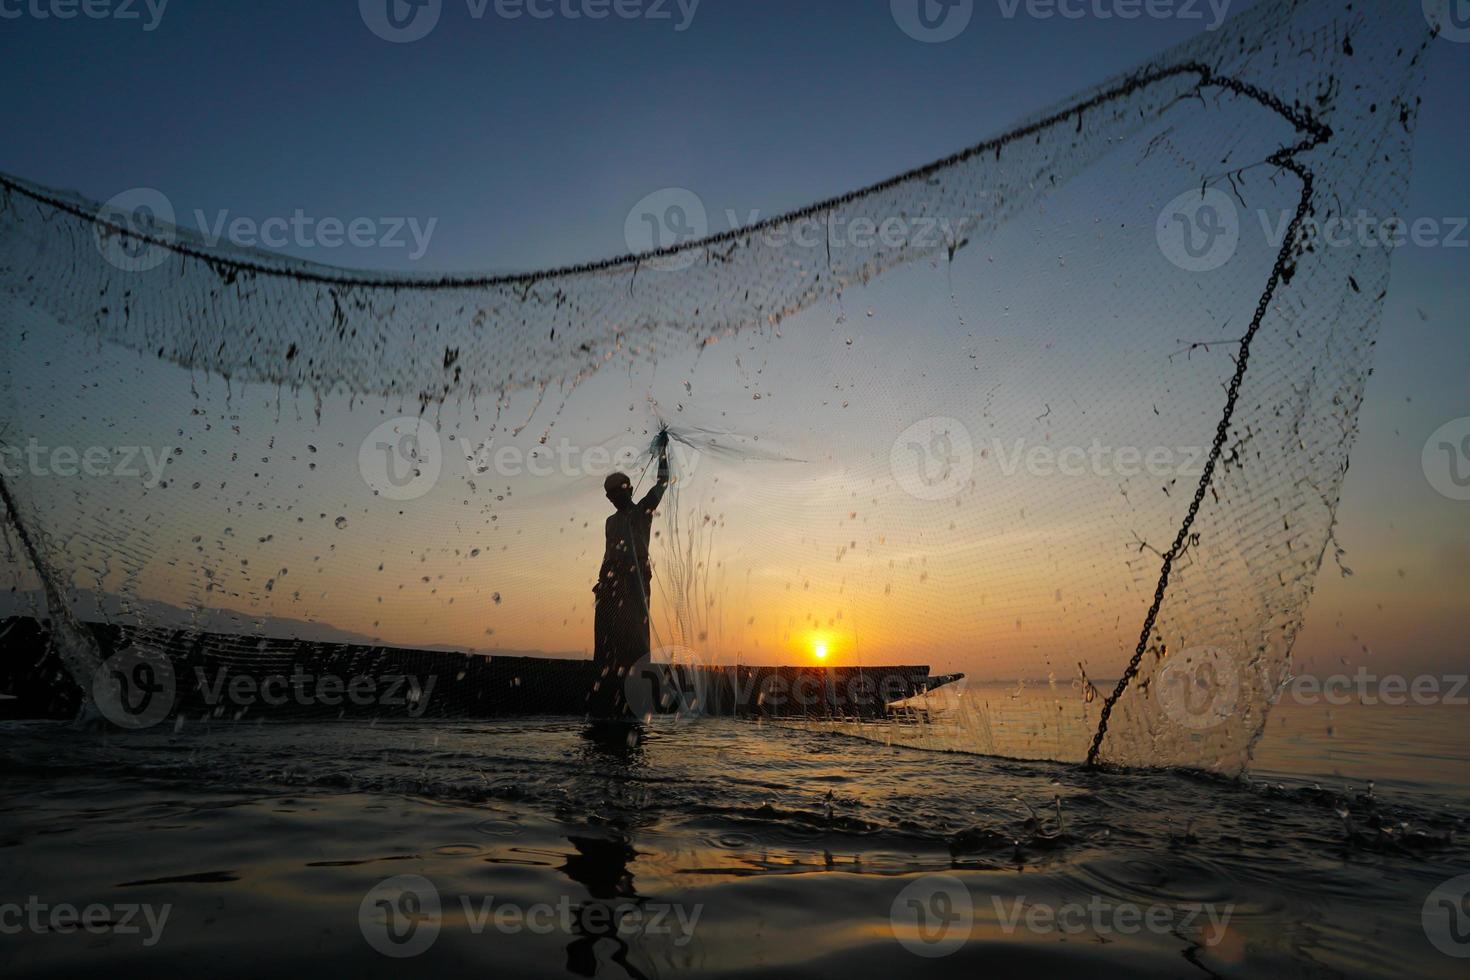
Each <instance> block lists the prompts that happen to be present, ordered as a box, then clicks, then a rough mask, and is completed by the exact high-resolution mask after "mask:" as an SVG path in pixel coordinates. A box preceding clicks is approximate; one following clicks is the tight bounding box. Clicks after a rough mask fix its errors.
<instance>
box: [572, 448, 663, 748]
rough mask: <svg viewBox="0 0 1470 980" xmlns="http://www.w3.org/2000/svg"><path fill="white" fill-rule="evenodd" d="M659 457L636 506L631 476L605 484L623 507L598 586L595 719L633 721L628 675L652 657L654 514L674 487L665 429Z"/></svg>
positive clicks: (591, 709) (591, 699)
mask: <svg viewBox="0 0 1470 980" xmlns="http://www.w3.org/2000/svg"><path fill="white" fill-rule="evenodd" d="M654 449H655V450H656V451H657V453H658V482H657V483H655V484H654V486H653V489H652V490H649V491H648V493H647V494H646V495H644V497H643V499H642V500H639V501H637V502H636V503H635V502H634V500H633V481H632V480H630V479H628V476H627V474H625V473H614V474H612V475H611V476H609V477H608V478H607V479H606V480H605V481H603V484H602V488H603V490H604V491H605V492H606V493H607V499H608V500H609V501H611V502H612V505H613V506H614V507H615V508H617V510H616V512H615V513H613V515H612V516H610V517H609V518H608V519H607V525H606V532H605V533H606V540H607V545H606V548H605V550H604V552H603V555H602V569H601V570H600V571H599V572H598V575H597V584H596V585H594V586H593V587H592V591H593V593H594V595H595V596H596V599H595V600H594V615H593V631H594V635H593V645H592V663H593V666H594V668H595V670H594V677H595V679H594V680H593V682H592V690H591V691H590V692H589V694H588V697H587V709H588V713H589V714H590V715H591V716H592V717H593V718H599V719H623V718H626V717H629V710H628V702H627V697H626V694H625V691H624V684H625V682H626V680H627V677H628V673H629V672H630V671H631V670H633V668H634V667H635V666H637V664H638V663H639V661H641V660H646V659H647V657H648V654H649V643H648V629H649V601H648V600H649V596H650V594H651V591H652V588H653V569H652V567H651V566H650V565H649V561H648V542H649V538H650V537H651V536H652V532H653V515H654V512H655V511H656V510H658V505H659V502H660V501H662V500H663V498H664V491H665V490H667V489H668V486H669V433H668V430H667V429H665V430H662V431H660V432H659V434H658V438H657V439H656V440H654Z"/></svg>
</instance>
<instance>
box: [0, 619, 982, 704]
mask: <svg viewBox="0 0 1470 980" xmlns="http://www.w3.org/2000/svg"><path fill="white" fill-rule="evenodd" d="M84 626H85V628H86V629H87V630H89V631H90V633H91V635H92V637H93V639H94V640H95V641H96V644H97V647H98V649H99V650H100V652H101V654H102V656H103V658H104V660H105V663H104V671H105V672H106V675H107V676H108V677H109V678H113V679H114V680H115V683H114V685H113V687H112V688H110V689H111V690H112V691H113V695H112V698H113V700H114V701H116V702H117V703H116V704H113V705H112V707H113V708H114V710H113V711H104V714H106V715H107V716H108V717H109V718H111V720H113V721H114V722H119V721H120V720H119V719H118V718H114V717H112V715H113V714H115V713H116V712H117V710H121V711H123V712H124V713H125V714H127V715H128V717H129V718H131V717H136V718H138V719H146V725H145V724H137V725H131V724H125V727H146V726H147V725H152V724H157V723H158V722H160V721H162V720H164V719H168V718H175V717H178V716H180V715H182V716H184V717H186V718H198V719H202V718H220V719H233V720H245V719H251V720H254V719H273V720H298V719H300V720H305V719H313V718H319V719H332V718H383V719H393V718H398V719H422V718H499V717H507V716H525V715H582V714H585V710H586V709H585V704H586V698H587V692H588V691H589V690H590V688H591V686H592V685H593V684H594V683H597V682H599V681H600V679H599V678H598V677H597V676H596V674H595V672H594V668H593V665H592V663H591V662H590V661H586V660H569V659H559V658H552V657H531V656H494V655H482V654H468V653H456V652H448V651H437V650H415V649H408V648H401V647H389V646H371V645H356V644H348V643H326V642H308V641H300V640H291V639H282V638H272V637H258V636H243V635H233V634H225V633H203V632H194V631H186V630H163V629H140V628H132V627H125V626H118V625H112V624H102V623H88V624H84ZM50 646H51V644H50V630H49V627H48V624H47V623H45V622H42V621H38V620H36V619H32V618H28V617H14V618H10V619H6V620H0V719H20V718H37V719H39V718H50V719H67V718H71V717H74V716H75V714H76V712H77V709H78V706H79V704H80V701H81V697H80V694H81V692H80V690H79V688H78V687H77V685H76V683H75V682H74V681H73V680H72V678H71V676H70V674H69V673H68V672H67V670H66V668H65V667H64V666H63V664H62V663H61V660H60V658H59V656H58V655H56V653H55V652H54V651H52V650H51V649H50ZM962 676H963V675H962V674H952V675H946V676H943V677H931V676H930V674H929V668H928V667H927V666H887V667H817V666H811V667H760V666H739V665H736V666H706V665H669V664H657V663H650V664H643V665H640V667H639V669H637V670H635V671H634V676H632V677H631V678H627V679H613V681H612V682H614V683H619V682H621V683H624V684H625V685H626V686H625V690H626V691H627V694H628V702H629V704H630V707H631V708H632V709H633V711H634V713H635V714H637V715H651V714H688V715H715V716H745V717H770V718H797V717H807V718H813V717H814V718H837V719H862V718H881V717H883V716H884V713H885V706H886V705H888V704H891V703H894V702H899V701H903V700H905V699H907V698H911V697H913V696H914V695H916V694H919V693H922V692H924V691H926V690H932V689H934V688H935V687H939V686H941V685H943V684H947V683H950V682H952V681H955V680H958V679H959V678H960V677H962ZM600 682H602V683H606V682H607V681H606V680H601V681H600ZM104 686H106V685H104ZM126 721H127V719H126V718H125V719H122V721H121V722H120V723H123V722H126Z"/></svg>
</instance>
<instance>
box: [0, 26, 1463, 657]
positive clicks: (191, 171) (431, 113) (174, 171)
mask: <svg viewBox="0 0 1470 980" xmlns="http://www.w3.org/2000/svg"><path fill="white" fill-rule="evenodd" d="M35 2H38V0H4V4H3V7H4V8H5V9H7V10H16V9H21V10H27V9H29V6H28V5H30V4H33V3H35ZM41 2H49V0H41ZM1396 2H1410V0H1396ZM1238 6H1241V7H1244V6H1247V4H1245V3H1239V4H1238ZM670 8H671V9H676V7H675V5H674V4H672V3H671V4H670ZM139 9H142V4H141V2H140V3H139ZM144 16H145V18H146V17H147V16H148V15H147V14H146V13H145V14H144ZM676 17H677V14H676ZM1201 27H1202V25H1201V23H1200V22H1199V21H1179V20H1147V19H1144V20H1137V21H1120V20H1097V19H1093V18H1085V19H1082V20H1078V21H1067V20H1061V19H1052V20H1046V21H1040V20H1034V19H1029V18H1025V17H1018V18H1015V19H1006V18H1005V17H1003V16H1002V15H1001V13H1000V8H999V6H998V5H997V4H996V3H995V2H994V0H977V4H976V12H975V16H974V21H973V22H972V23H971V25H970V27H969V28H968V29H967V30H966V31H965V32H964V33H962V34H961V35H960V36H959V37H958V38H956V39H955V40H953V41H950V42H948V43H944V44H923V43H919V42H917V41H915V40H912V39H911V38H909V37H908V36H907V35H906V34H904V33H903V32H902V31H901V30H899V29H898V27H897V26H896V24H895V21H894V19H893V17H892V16H891V14H890V11H889V5H888V3H887V2H886V0H703V2H702V3H701V4H700V5H699V7H698V9H697V12H696V14H695V16H694V19H693V22H692V24H691V26H690V27H689V28H688V29H687V30H684V31H682V32H679V31H676V30H675V29H674V25H673V23H672V22H671V21H667V20H665V21H646V20H634V21H624V20H619V19H616V18H610V19H608V20H604V21H598V22H594V21H587V20H583V21H568V20H565V19H562V18H556V19H553V20H550V21H534V20H530V19H522V20H519V21H505V20H501V19H497V18H495V17H494V16H487V17H486V18H485V19H483V20H479V21H476V20H473V19H471V18H470V16H469V15H468V13H467V11H466V6H465V0H445V9H444V13H443V16H442V19H441V22H440V24H439V26H438V27H437V28H436V29H435V30H434V32H433V33H432V34H431V35H429V36H428V37H427V38H425V39H424V40H421V41H417V42H415V43H411V44H403V45H395V44H389V43H387V42H385V41H383V40H381V39H380V38H378V37H377V36H375V35H374V34H373V33H372V32H371V31H369V30H368V28H367V27H366V26H365V24H364V21H363V19H362V17H361V15H360V13H359V10H358V4H357V3H356V2H355V0H248V2H244V0H237V2H228V0H210V2H205V0H172V2H170V3H169V4H168V6H167V8H166V10H165V13H164V15H163V17H162V20H161V21H160V22H159V24H158V26H157V27H156V29H154V30H152V31H145V30H143V27H142V24H141V23H140V22H139V21H127V22H123V21H117V20H111V19H107V20H90V19H86V18H78V19H74V20H67V21H60V20H55V19H44V20H43V19H38V18H35V17H33V16H30V15H29V14H27V15H25V16H21V17H19V18H16V19H0V51H3V57H0V85H3V87H4V91H5V92H6V93H7V97H6V98H5V99H4V100H3V102H0V131H3V132H4V133H5V134H6V135H5V139H4V140H3V141H0V169H3V170H5V171H8V172H11V173H15V174H19V175H21V176H24V177H27V178H30V179H33V180H36V181H39V182H41V183H44V184H48V185H52V186H57V187H63V188H69V189H73V190H77V191H80V192H81V193H83V194H85V195H87V196H89V197H93V198H97V199H105V198H107V197H109V196H111V195H112V194H114V193H117V192H119V191H121V190H124V189H126V188H130V187H134V186H151V187H156V188H158V189H160V190H162V191H163V192H164V193H166V194H167V195H168V196H169V198H170V199H171V200H172V201H173V203H174V204H175V206H176V208H177V210H178V212H179V214H180V216H181V217H184V216H187V215H188V214H190V213H191V212H192V211H193V209H195V208H202V209H205V210H206V211H210V212H214V211H217V210H219V209H222V208H228V209H230V210H231V211H232V213H236V214H243V215H253V216H257V217H265V216H269V215H276V214H289V213H291V211H292V210H293V209H295V208H298V207H303V208H307V209H308V210H309V211H311V212H312V213H315V214H333V215H340V216H346V217H351V216H358V215H366V216H419V217H423V218H427V217H430V216H434V217H438V219H439V224H438V227H437V229H436V231H435V234H434V237H433V240H432V245H431V248H430V250H429V252H428V254H427V255H426V256H425V257H424V259H423V260H422V261H420V262H418V263H414V264H413V265H412V266H410V265H409V263H408V262H407V260H406V257H405V256H404V255H403V254H402V253H401V252H396V253H395V252H384V251H382V250H372V251H367V252H361V253H357V254H353V253H352V252H351V251H350V250H340V251H337V252H334V253H332V254H330V255H324V254H323V253H322V252H320V251H317V252H315V253H314V254H311V255H310V257H311V258H313V259H317V260H319V261H329V262H335V263H340V264H347V265H358V266H387V267H399V268H410V267H411V268H414V269H415V270H417V271H428V270H433V269H487V268H496V269H516V268H519V269H524V268H532V267H539V266H544V265H551V264H561V263H565V262H568V261H575V260H580V259H588V258H594V257H599V256H605V255H609V254H613V253H619V252H622V251H625V244H624V237H623V225H624V218H625V216H626V215H627V213H628V210H629V208H630V207H631V206H632V205H633V204H634V202H636V201H637V200H639V199H640V198H641V197H643V196H644V195H646V194H648V193H649V192H651V191H654V190H657V189H659V188H662V187H669V186H679V187H687V188H689V189H691V190H694V191H696V192H697V193H698V194H699V195H700V196H701V197H702V198H703V200H704V201H705V202H706V204H707V205H708V206H709V208H710V211H711V212H712V214H714V215H719V214H721V213H722V212H723V211H724V209H726V208H730V209H734V210H736V211H737V212H740V213H742V214H743V213H745V212H747V211H749V210H751V209H760V210H761V211H762V212H763V213H765V214H770V213H773V212H776V211H780V210H784V209H787V208H790V207H792V206H795V205H799V204H802V203H805V202H807V201H809V200H812V199H815V198H819V197H823V196H827V195H830V194H833V193H836V192H840V191H843V190H847V189H850V188H852V187H855V186H859V185H861V184H864V183H867V182H870V181H873V180H876V179H880V178H882V177H886V176H888V175H890V174H892V173H894V172H896V171H899V170H902V169H905V168H908V167H911V166H914V165H916V164H920V163H923V162H926V161H928V160H930V159H933V158H935V157H938V156H941V155H943V154H946V153H948V152H951V151H953V150H955V149H957V148H959V147H961V146H964V145H967V144H969V143H972V142H974V141H975V140H976V139H978V138H980V137H982V136H984V135H987V134H989V133H993V132H995V131H997V130H999V129H1000V128H1002V127H1003V126H1004V125H1005V124H1006V123H1008V122H1010V121H1012V120H1014V119H1016V118H1017V117H1019V116H1021V115H1024V114H1027V113H1029V112H1031V111H1034V110H1036V109H1038V108H1041V107H1044V106H1046V105H1048V104H1050V103H1052V102H1054V101H1056V100H1058V99H1060V98H1062V97H1064V96H1066V95H1068V94H1070V93H1072V92H1074V91H1075V90H1078V89H1081V88H1083V87H1085V86H1088V85H1090V84H1093V83H1095V82H1097V81H1099V80H1101V79H1103V78H1104V77H1106V76H1108V75H1110V74H1112V73H1114V72H1116V71H1119V70H1122V69H1126V68H1128V67H1131V66H1132V65H1134V64H1136V63H1138V62H1140V61H1142V60H1144V59H1145V58H1146V57H1148V56H1149V55H1151V54H1153V53H1155V52H1157V51H1158V50H1159V49H1161V48H1164V47H1166V46H1168V45H1170V44H1173V43H1175V42H1177V41H1179V40H1182V39H1184V38H1186V37H1188V36H1190V35H1192V34H1194V33H1196V32H1198V31H1199V30H1200V29H1201ZM1467 92H1470V44H1455V43H1451V42H1449V41H1447V40H1441V41H1439V42H1437V43H1436V50H1435V52H1434V60H1433V61H1432V62H1431V78H1430V84H1429V86H1428V88H1427V90H1426V92H1425V101H1424V109H1423V116H1422V122H1421V129H1420V136H1419V146H1418V156H1417V160H1416V170H1415V180H1414V185H1413V191H1412V194H1411V197H1410V204H1409V208H1408V216H1409V217H1418V216H1431V217H1437V218H1450V217H1454V216H1462V215H1467V214H1470V181H1467V180H1466V179H1465V174H1466V161H1467V157H1470V129H1467V127H1466V126H1465V125H1464V120H1465V104H1464V100H1465V96H1466V93H1467ZM714 220H715V223H716V224H717V225H718V224H723V221H722V220H721V219H720V218H718V217H716V218H715V219H714ZM185 223H187V222H185ZM1467 273H1470V249H1459V250H1452V249H1434V250H1424V249H1412V248H1410V249H1405V250H1404V251H1402V252H1400V253H1399V255H1398V256H1396V258H1395V293H1394V296H1393V298H1392V299H1391V301H1390V305H1389V308H1388V315H1387V319H1386V323H1385V329H1384V334H1383V342H1382V343H1381V345H1380V362H1379V367H1380V369H1379V372H1378V376H1377V377H1376V378H1375V381H1374V383H1373V386H1372V388H1371V389H1370V399H1369V403H1368V406H1367V408H1366V411H1365V414H1364V426H1363V428H1364V434H1363V438H1362V440H1361V441H1360V443H1359V448H1358V451H1357V453H1356V454H1355V456H1354V469H1353V472H1352V473H1351V474H1350V476H1349V481H1348V485H1347V500H1346V502H1345V504H1344V507H1343V520H1344V527H1343V530H1342V533H1341V535H1340V537H1341V539H1342V543H1343V544H1344V545H1345V546H1346V547H1348V549H1349V552H1350V558H1349V563H1350V564H1353V565H1354V567H1355V568H1356V570H1357V572H1358V577H1357V578H1356V579H1355V580H1352V581H1351V582H1348V583H1343V582H1341V581H1338V580H1335V579H1333V578H1331V577H1330V576H1329V577H1327V578H1325V579H1324V583H1323V586H1324V596H1323V597H1321V598H1320V599H1319V602H1318V608H1319V609H1322V608H1325V609H1326V610H1328V612H1326V613H1319V612H1318V611H1317V610H1314V613H1313V616H1314V619H1320V618H1327V619H1328V620H1329V622H1328V624H1327V625H1328V626H1329V627H1330V619H1331V616H1332V615H1333V614H1332V612H1331V610H1332V609H1333V608H1334V606H1335V607H1336V608H1337V610H1338V612H1339V613H1342V614H1344V615H1346V616H1349V617H1352V616H1358V617H1360V619H1361V622H1358V621H1354V622H1353V623H1351V624H1349V626H1348V627H1346V628H1345V629H1346V630H1347V631H1348V632H1357V633H1359V634H1361V635H1363V636H1365V638H1373V639H1374V640H1375V644H1376V645H1379V646H1386V645H1392V644H1393V643H1398V642H1404V641H1403V640H1402V639H1401V638H1398V637H1395V636H1394V635H1383V636H1375V634H1374V630H1375V626H1374V621H1375V617H1374V616H1373V615H1372V614H1371V609H1372V606H1373V605H1374V604H1375V603H1377V602H1379V601H1382V598H1383V596H1385V595H1389V596H1393V595H1396V594H1397V595H1404V594H1405V592H1406V590H1413V589H1415V588H1418V589H1419V590H1420V591H1422V590H1423V588H1424V587H1425V586H1426V584H1427V583H1428V582H1431V581H1432V582H1433V583H1434V585H1435V588H1436V589H1442V588H1444V587H1445V586H1446V584H1447V583H1448V584H1449V585H1454V584H1455V583H1457V582H1458V583H1461V584H1463V585H1465V586H1467V587H1470V532H1467V531H1466V528H1467V527H1470V521H1466V520H1465V517H1466V514H1467V512H1466V508H1467V507H1470V504H1464V503H1455V502H1450V501H1446V500H1444V499H1443V498H1440V497H1438V496H1437V495H1436V494H1434V492H1433V491H1432V490H1430V489H1429V487H1428V486H1427V483H1426V481H1425V479H1424V476H1423V474H1422V472H1421V470H1420V465H1419V454H1420V449H1421V447H1422V446H1423V444H1424V440H1425V439H1426V437H1427V436H1428V434H1429V433H1430V432H1432V431H1433V430H1434V429H1435V428H1437V427H1438V426H1439V425H1440V424H1441V423H1443V422H1445V421H1448V420H1449V419H1453V418H1457V417H1460V416H1464V415H1470V400H1467V395H1466V392H1467V391H1470V385H1467V384H1466V378H1467V376H1470V340H1467V329H1470V322H1467V321H1470V317H1467V310H1470V295H1467V282H1470V276H1467ZM1355 549H1356V551H1357V552H1358V553H1359V554H1360V555H1361V557H1359V558H1358V559H1357V560H1356V561H1354V560H1353V558H1352V557H1351V556H1352V553H1353V552H1354V550H1355ZM1401 571H1402V572H1403V574H1400V572H1401ZM1354 590H1357V591H1354ZM1462 594H1463V592H1462ZM1461 605H1462V604H1461ZM1363 610H1369V611H1368V612H1364V611H1363ZM1425 616H1426V617H1427V618H1426V620H1425V621H1426V624H1427V625H1426V626H1425V628H1426V629H1428V630H1432V632H1433V635H1434V636H1437V637H1441V638H1442V644H1443V645H1444V646H1445V647H1446V649H1447V648H1448V647H1449V646H1453V647H1454V648H1455V652H1454V653H1453V656H1454V657H1456V658H1457V659H1458V660H1459V661H1463V660H1464V641H1463V637H1464V636H1465V635H1466V628H1467V627H1470V623H1467V622H1466V614H1465V613H1464V612H1463V611H1457V609H1451V608H1444V609H1440V610H1438V611H1437V612H1429V611H1427V612H1426V613H1425ZM1317 637H1324V639H1323V640H1321V641H1320V642H1321V643H1322V644H1323V651H1324V653H1323V655H1324V656H1326V651H1327V648H1328V647H1329V646H1332V645H1333V644H1335V643H1337V642H1338V640H1339V639H1340V631H1339V632H1333V633H1332V634H1331V636H1328V635H1327V633H1325V632H1323V628H1317V629H1316V631H1315V632H1313V633H1312V635H1311V639H1313V640H1316V638H1317ZM1425 640H1426V642H1427V640H1428V637H1427V635H1426V638H1425ZM1310 646H1311V644H1310V643H1309V644H1308V647H1309V648H1310Z"/></svg>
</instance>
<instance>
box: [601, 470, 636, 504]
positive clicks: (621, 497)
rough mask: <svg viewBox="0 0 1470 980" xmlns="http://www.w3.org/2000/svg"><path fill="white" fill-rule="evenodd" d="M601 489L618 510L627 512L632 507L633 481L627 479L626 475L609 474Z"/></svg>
mask: <svg viewBox="0 0 1470 980" xmlns="http://www.w3.org/2000/svg"><path fill="white" fill-rule="evenodd" d="M602 489H603V492H604V493H606V494H607V499H608V500H611V501H612V505H613V506H614V507H616V508H617V509H618V510H627V509H628V508H629V507H632V506H633V481H632V480H630V479H628V474H626V473H613V474H611V475H610V476H608V478H607V479H606V480H603V481H602Z"/></svg>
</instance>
